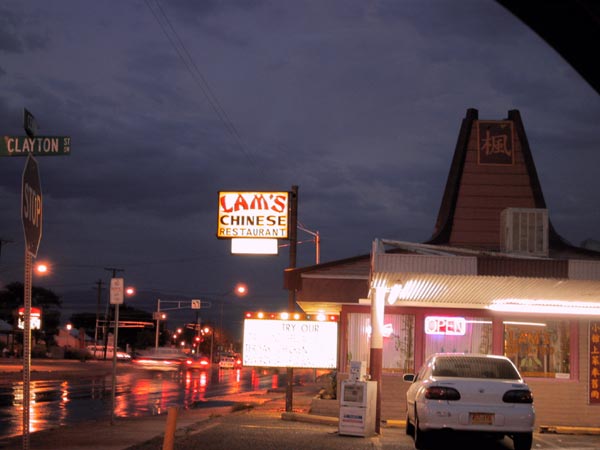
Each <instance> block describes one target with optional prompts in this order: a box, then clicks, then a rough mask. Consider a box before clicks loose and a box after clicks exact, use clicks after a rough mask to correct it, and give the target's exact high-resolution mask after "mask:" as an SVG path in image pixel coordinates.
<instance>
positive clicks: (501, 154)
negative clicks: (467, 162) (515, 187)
mask: <svg viewBox="0 0 600 450" xmlns="http://www.w3.org/2000/svg"><path fill="white" fill-rule="evenodd" d="M477 161H478V163H479V164H486V165H490V164H491V165H509V166H510V165H513V164H514V162H515V155H514V148H513V123H512V122H511V121H506V120H495V121H483V120H480V121H479V122H478V123H477Z"/></svg>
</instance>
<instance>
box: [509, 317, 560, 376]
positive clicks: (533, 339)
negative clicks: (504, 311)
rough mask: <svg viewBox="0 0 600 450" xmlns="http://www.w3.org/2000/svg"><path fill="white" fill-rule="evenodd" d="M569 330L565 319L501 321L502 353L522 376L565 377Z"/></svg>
mask: <svg viewBox="0 0 600 450" xmlns="http://www.w3.org/2000/svg"><path fill="white" fill-rule="evenodd" d="M569 331H570V324H569V322H568V321H566V320H536V321H526V320H523V321H505V322H504V354H505V355H506V356H507V357H509V358H510V359H511V360H512V361H513V362H514V363H515V365H516V366H517V367H518V368H519V370H520V371H521V374H522V375H523V376H525V377H545V378H569V374H570V365H569V361H570V357H571V355H570V333H569Z"/></svg>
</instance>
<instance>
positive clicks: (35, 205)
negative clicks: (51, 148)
mask: <svg viewBox="0 0 600 450" xmlns="http://www.w3.org/2000/svg"><path fill="white" fill-rule="evenodd" d="M21 219H22V221H23V231H24V232H25V247H26V248H27V252H28V253H29V254H31V256H32V257H34V258H35V257H36V256H37V252H38V248H39V246H40V240H41V238H42V187H41V184H40V173H39V170H38V164H37V161H36V160H35V158H34V157H33V156H31V155H29V156H28V157H27V161H26V163H25V169H24V170H23V185H22V189H21Z"/></svg>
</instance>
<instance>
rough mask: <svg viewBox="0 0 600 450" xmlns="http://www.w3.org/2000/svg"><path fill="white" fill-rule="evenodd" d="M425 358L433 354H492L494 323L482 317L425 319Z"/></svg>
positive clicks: (430, 317) (433, 317) (429, 317)
mask: <svg viewBox="0 0 600 450" xmlns="http://www.w3.org/2000/svg"><path fill="white" fill-rule="evenodd" d="M424 329H425V357H426V358H428V357H429V356H430V355H432V354H433V353H456V352H458V353H483V354H489V353H492V321H491V320H489V319H485V318H481V317H445V316H426V317H425V328H424Z"/></svg>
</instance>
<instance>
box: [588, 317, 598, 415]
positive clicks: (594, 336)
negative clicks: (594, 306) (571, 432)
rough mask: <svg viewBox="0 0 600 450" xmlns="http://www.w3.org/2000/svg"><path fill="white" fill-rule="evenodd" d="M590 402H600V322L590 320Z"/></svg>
mask: <svg viewBox="0 0 600 450" xmlns="http://www.w3.org/2000/svg"><path fill="white" fill-rule="evenodd" d="M589 371H590V377H589V383H590V385H589V400H590V404H599V403H600V322H590V367H589Z"/></svg>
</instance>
